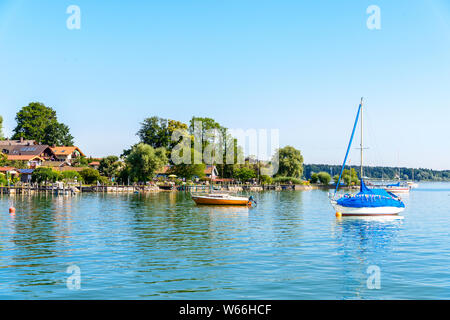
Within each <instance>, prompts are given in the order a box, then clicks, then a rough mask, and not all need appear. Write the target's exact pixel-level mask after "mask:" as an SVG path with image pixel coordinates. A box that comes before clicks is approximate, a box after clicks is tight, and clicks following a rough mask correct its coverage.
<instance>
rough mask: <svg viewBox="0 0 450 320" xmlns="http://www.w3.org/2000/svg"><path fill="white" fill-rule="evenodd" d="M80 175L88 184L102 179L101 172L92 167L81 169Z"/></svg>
mask: <svg viewBox="0 0 450 320" xmlns="http://www.w3.org/2000/svg"><path fill="white" fill-rule="evenodd" d="M80 175H81V177H82V178H83V181H84V182H85V183H86V184H94V183H96V182H97V181H101V176H100V173H99V172H98V171H97V170H95V169H92V168H86V169H84V170H82V171H80Z"/></svg>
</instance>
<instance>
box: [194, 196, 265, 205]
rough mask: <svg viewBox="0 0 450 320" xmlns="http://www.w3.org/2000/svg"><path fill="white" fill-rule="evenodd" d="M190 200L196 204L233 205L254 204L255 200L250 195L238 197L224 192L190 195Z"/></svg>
mask: <svg viewBox="0 0 450 320" xmlns="http://www.w3.org/2000/svg"><path fill="white" fill-rule="evenodd" d="M191 197H192V200H194V201H195V203H196V204H207V205H234V206H251V205H252V203H255V204H256V201H255V200H254V199H253V197H252V196H250V197H249V198H247V197H238V196H232V195H230V194H226V193H210V194H206V195H192V196H191Z"/></svg>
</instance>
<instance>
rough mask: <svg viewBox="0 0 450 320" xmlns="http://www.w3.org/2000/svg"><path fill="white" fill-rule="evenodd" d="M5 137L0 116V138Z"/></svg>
mask: <svg viewBox="0 0 450 320" xmlns="http://www.w3.org/2000/svg"><path fill="white" fill-rule="evenodd" d="M3 139H5V136H4V135H3V118H2V116H0V140H3Z"/></svg>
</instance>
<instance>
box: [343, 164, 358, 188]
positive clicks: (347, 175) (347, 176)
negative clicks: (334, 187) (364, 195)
mask: <svg viewBox="0 0 450 320" xmlns="http://www.w3.org/2000/svg"><path fill="white" fill-rule="evenodd" d="M342 179H343V180H344V183H345V184H346V185H347V186H350V185H359V184H360V181H359V179H358V173H357V172H356V170H355V169H354V168H351V169H350V170H348V169H345V170H344V172H343V173H342Z"/></svg>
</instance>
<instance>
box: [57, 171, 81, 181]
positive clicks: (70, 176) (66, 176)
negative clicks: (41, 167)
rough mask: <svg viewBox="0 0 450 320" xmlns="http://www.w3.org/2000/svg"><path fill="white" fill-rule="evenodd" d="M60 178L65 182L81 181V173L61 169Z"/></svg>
mask: <svg viewBox="0 0 450 320" xmlns="http://www.w3.org/2000/svg"><path fill="white" fill-rule="evenodd" d="M61 180H64V181H66V182H68V181H75V180H76V181H78V182H80V181H83V178H82V177H81V175H80V174H79V173H78V172H77V171H72V170H69V171H63V172H61Z"/></svg>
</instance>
